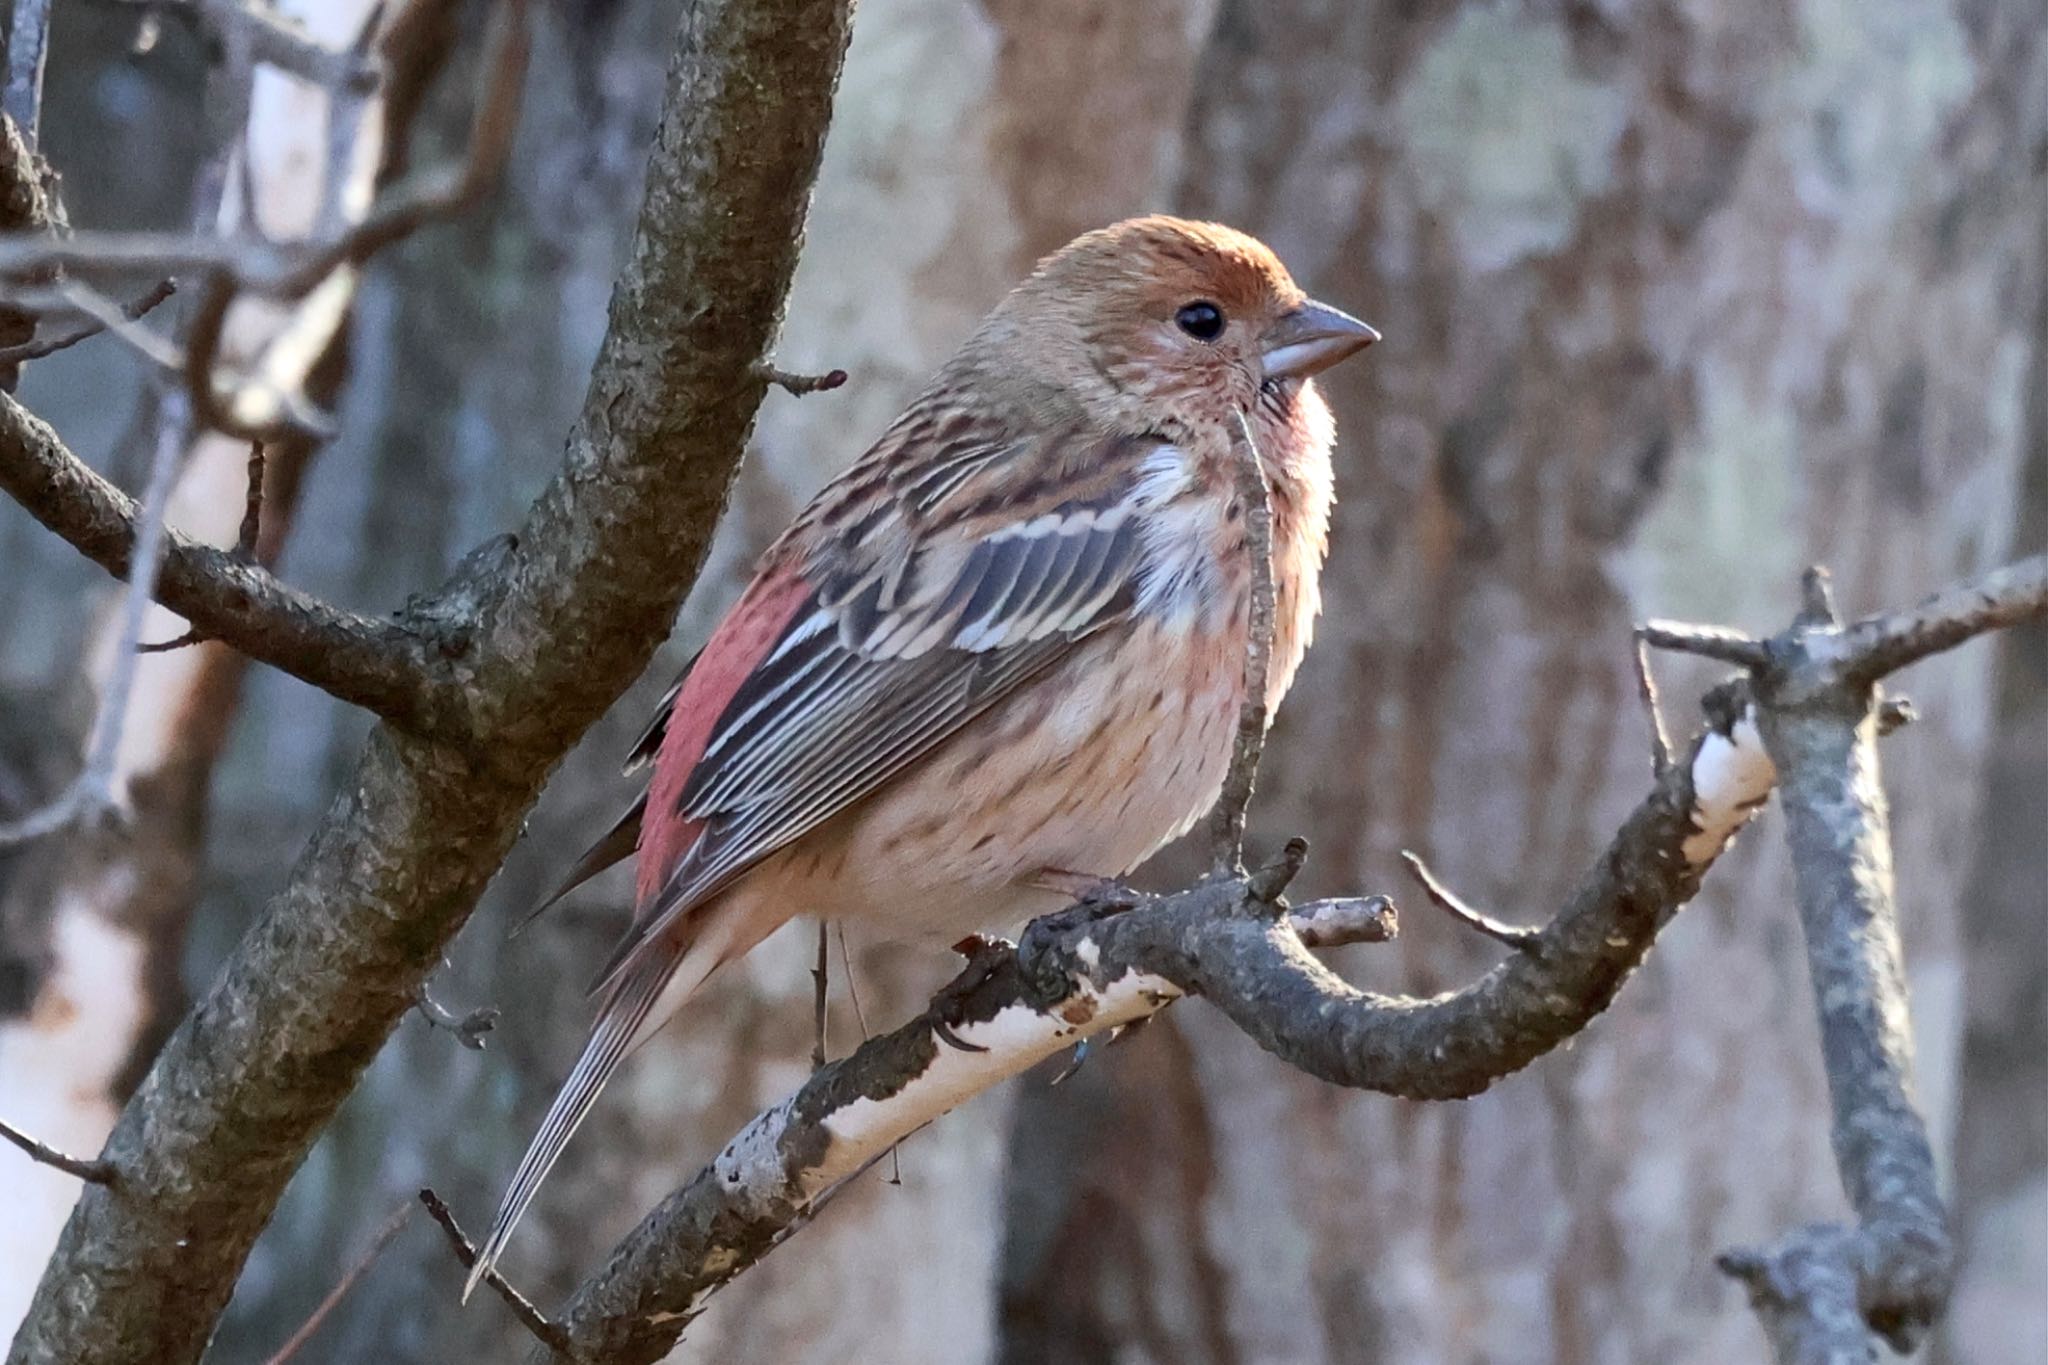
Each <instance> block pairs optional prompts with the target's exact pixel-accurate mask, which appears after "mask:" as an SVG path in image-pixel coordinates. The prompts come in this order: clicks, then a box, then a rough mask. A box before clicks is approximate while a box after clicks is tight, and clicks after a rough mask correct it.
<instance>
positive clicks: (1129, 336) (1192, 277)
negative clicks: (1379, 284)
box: [985, 216, 1379, 424]
mask: <svg viewBox="0 0 2048 1365" xmlns="http://www.w3.org/2000/svg"><path fill="white" fill-rule="evenodd" d="M985 335H986V337H987V338H988V339H989V340H990V341H992V342H994V343H995V344H996V345H997V346H998V347H999V348H1000V349H1001V351H1002V352H1004V353H1005V357H1004V358H1006V359H1010V360H1015V361H1017V362H1019V363H1020V364H1023V365H1025V366H1027V367H1028V368H1030V369H1033V370H1041V371H1043V372H1046V377H1047V378H1048V379H1051V380H1053V381H1054V382H1056V383H1058V384H1060V385H1061V386H1062V387H1064V388H1067V389H1068V390H1069V391H1072V392H1081V393H1085V394H1088V395H1089V396H1090V399H1091V402H1092V403H1093V404H1095V405H1098V406H1099V407H1101V408H1102V409H1104V410H1106V411H1112V412H1117V413H1119V414H1120V415H1121V416H1123V417H1125V418H1126V419H1127V420H1129V421H1132V422H1135V423H1139V424H1143V423H1148V422H1153V421H1156V420H1157V419H1158V418H1159V416H1160V414H1162V413H1165V414H1178V415H1182V416H1185V417H1188V418H1190V419H1193V420H1200V421H1223V420H1229V419H1230V414H1231V412H1232V410H1235V411H1240V412H1241V411H1246V410H1248V409H1249V408H1250V407H1251V405H1252V403H1253V401H1254V400H1255V398H1256V396H1257V395H1258V393H1259V390H1260V388H1261V386H1265V387H1266V388H1268V390H1269V391H1270V390H1272V389H1273V388H1275V387H1276V386H1277V387H1279V388H1281V389H1283V390H1284V389H1287V388H1291V387H1298V386H1299V384H1300V383H1301V382H1302V381H1304V380H1306V379H1308V378H1309V376H1311V375H1314V374H1317V373H1319V372H1321V371H1322V370H1325V369H1328V368H1329V367H1330V366H1332V365H1334V364H1336V363H1337V362H1338V361H1340V360H1343V359H1344V358H1345V357H1347V356H1350V355H1353V354H1355V353H1356V352H1358V351H1360V350H1362V349H1363V348H1365V347H1366V346H1369V345H1371V344H1372V343H1373V342H1374V341H1377V340H1378V339H1379V333H1378V332H1376V331H1374V330H1373V329H1372V328H1371V327H1368V326H1367V325H1366V324H1364V323H1362V322H1360V321H1358V320H1357V319H1356V318H1353V317H1350V316H1348V315H1346V314H1344V313H1342V312H1339V311H1338V310H1337V309H1335V308H1331V307H1329V306H1327V305H1325V304H1321V303H1317V302H1316V301H1315V300H1313V299H1311V298H1309V297H1308V296H1307V295H1306V294H1304V293H1303V292H1302V290H1301V288H1300V286H1298V285H1296V284H1295V282H1294V279H1293V277H1292V276H1291V275H1289V274H1288V273H1287V268H1286V267H1285V266H1283V265H1282V264H1281V263H1280V259H1279V257H1277V256H1275V255H1274V254H1273V252H1272V250H1271V249H1270V248H1268V247H1267V246H1266V245H1265V243H1263V242H1261V241H1259V240H1258V239H1257V238H1255V237H1249V236H1246V235H1245V234H1244V233H1242V232H1238V231H1237V230H1235V229H1233V228H1228V227H1224V226H1222V225H1220V224H1216V223H1196V222H1189V221H1187V220H1185V219H1180V218H1168V217H1163V216H1155V217H1148V218H1133V219H1129V220H1127V221H1125V222H1121V223H1117V224H1115V225H1113V226H1110V227H1106V228H1102V229H1099V230H1098V231H1095V232H1090V233H1086V234H1084V235H1082V236H1080V237H1077V238H1075V239H1074V240H1073V241H1072V242H1069V243H1068V244H1067V245H1066V246H1064V247H1062V248H1061V249H1060V250H1058V251H1056V252H1054V253H1053V254H1052V255H1050V256H1048V257H1046V258H1045V259H1044V260H1043V261H1041V262H1039V264H1038V268H1037V269H1036V270H1034V271H1033V272H1032V274H1031V276H1030V278H1029V279H1027V280H1025V281H1024V283H1022V284H1021V285H1019V286H1018V287H1017V289H1016V290H1015V291H1014V292H1013V293H1012V294H1011V295H1010V297H1009V298H1008V299H1006V300H1005V301H1004V302H1003V304H1002V306H1001V307H1000V308H998V309H997V310H996V313H995V314H994V316H992V317H991V319H990V327H989V329H988V330H987V332H986V333H985Z"/></svg>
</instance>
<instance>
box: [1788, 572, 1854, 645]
mask: <svg viewBox="0 0 2048 1365" xmlns="http://www.w3.org/2000/svg"><path fill="white" fill-rule="evenodd" d="M1840 624H1842V618H1841V616H1840V614H1839V613H1837V612H1836V610H1835V581H1834V579H1833V578H1831V577H1829V576H1828V571H1827V568H1826V567H1825V566H1824V565H1820V564H1809V565H1807V567H1806V571H1805V572H1804V573H1802V574H1800V575H1799V614H1798V615H1797V616H1795V617H1793V618H1792V626H1793V629H1795V630H1813V629H1817V628H1819V627H1822V626H1839V625H1840Z"/></svg>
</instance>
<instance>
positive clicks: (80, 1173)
mask: <svg viewBox="0 0 2048 1365" xmlns="http://www.w3.org/2000/svg"><path fill="white" fill-rule="evenodd" d="M0 1139H4V1140H5V1141H7V1142H11V1143H13V1144H14V1145H15V1146H16V1147H19V1148H20V1149H21V1150H22V1151H24V1152H26V1153H27V1154H28V1158H29V1160H31V1161H34V1162H36V1163H38V1164H40V1165H44V1166H50V1167H54V1168H55V1169H57V1170H60V1171H62V1172H64V1173H65V1174H66V1175H75V1176H77V1177H78V1178H79V1179H80V1180H83V1181H85V1182H87V1183H88V1184H92V1185H111V1184H113V1183H114V1180H115V1171H114V1164H113V1163H112V1162H111V1161H105V1160H93V1161H88V1160H86V1159H85V1158H83V1157H76V1156H70V1155H68V1154H66V1153H64V1152H60V1151H58V1150H57V1149H56V1148H55V1147H52V1146H50V1145H49V1144H47V1143H43V1142H38V1141H36V1140H35V1139H34V1138H32V1137H30V1136H29V1135H28V1134H27V1133H24V1132H22V1131H21V1129H19V1128H16V1127H15V1126H14V1125H13V1124H11V1123H8V1122H7V1121H6V1120H4V1119H0Z"/></svg>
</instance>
